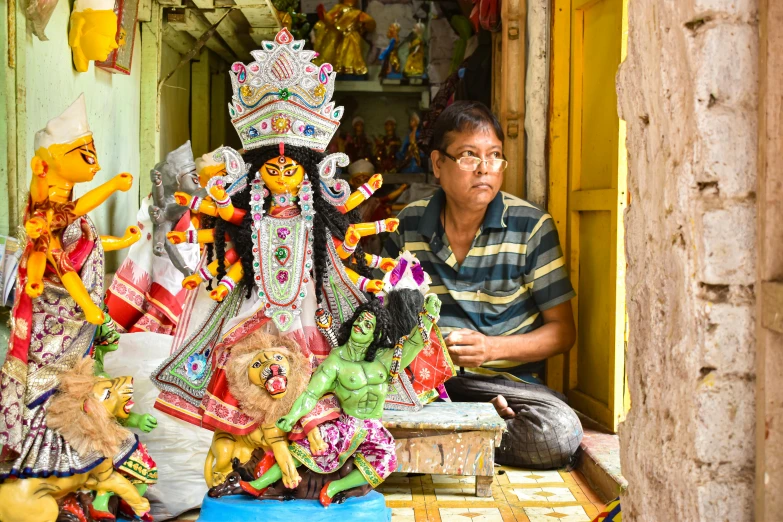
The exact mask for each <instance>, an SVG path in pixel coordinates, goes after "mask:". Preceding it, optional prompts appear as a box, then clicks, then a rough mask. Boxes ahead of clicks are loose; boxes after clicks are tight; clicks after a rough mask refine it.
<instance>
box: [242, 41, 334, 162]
mask: <svg viewBox="0 0 783 522" xmlns="http://www.w3.org/2000/svg"><path fill="white" fill-rule="evenodd" d="M304 44H305V42H304V40H294V38H293V36H292V35H291V33H290V32H289V31H288V29H286V28H283V29H281V30H280V32H279V33H277V36H276V37H275V40H274V41H273V42H270V41H265V42H262V45H261V47H262V48H261V49H259V50H257V51H253V52H252V53H251V54H252V55H253V58H255V61H254V62H251V63H249V64H247V65H245V64H243V63H240V62H235V63H234V64H233V65H232V66H231V72H230V74H231V86H232V89H233V91H234V95H233V97H232V101H231V103H230V104H229V106H228V108H229V113H230V115H231V123H232V124H233V125H234V128H235V129H236V130H237V133H238V134H239V139H240V140H242V146H243V147H244V149H245V150H252V149H256V148H258V147H263V146H265V145H273V144H276V143H281V142H282V143H287V144H288V145H294V146H300V147H308V148H310V149H313V150H316V151H319V152H322V151H324V150H325V149H326V146H327V145H328V144H329V141H331V139H332V136H333V135H334V133H335V132H336V131H337V127H338V126H339V125H340V118H342V116H343V108H342V107H335V106H334V102H333V101H332V93H333V92H334V85H335V76H336V74H335V73H334V72H332V66H331V65H330V64H328V63H325V64H323V65H321V66H318V65H315V64H314V63H312V62H311V60H312V59H313V58H314V57H315V52H314V51H308V50H305V48H304Z"/></svg>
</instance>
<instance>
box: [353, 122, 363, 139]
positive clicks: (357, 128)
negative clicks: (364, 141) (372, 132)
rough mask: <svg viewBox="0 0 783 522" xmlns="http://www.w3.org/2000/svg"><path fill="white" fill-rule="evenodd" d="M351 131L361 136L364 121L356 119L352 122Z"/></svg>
mask: <svg viewBox="0 0 783 522" xmlns="http://www.w3.org/2000/svg"><path fill="white" fill-rule="evenodd" d="M353 131H354V132H355V133H356V135H357V136H361V135H362V134H364V122H361V121H357V122H356V123H354V124H353Z"/></svg>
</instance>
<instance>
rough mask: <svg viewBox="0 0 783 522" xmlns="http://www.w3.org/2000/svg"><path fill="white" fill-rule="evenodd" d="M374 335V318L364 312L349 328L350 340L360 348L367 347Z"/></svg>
mask: <svg viewBox="0 0 783 522" xmlns="http://www.w3.org/2000/svg"><path fill="white" fill-rule="evenodd" d="M374 334H375V316H374V315H373V314H371V313H370V312H368V311H366V310H365V311H364V312H362V313H361V315H359V317H357V318H356V321H354V322H353V327H352V328H351V339H352V340H353V342H355V343H356V344H358V345H360V346H366V345H369V344H370V343H371V342H372V338H373V335H374Z"/></svg>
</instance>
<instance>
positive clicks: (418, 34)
mask: <svg viewBox="0 0 783 522" xmlns="http://www.w3.org/2000/svg"><path fill="white" fill-rule="evenodd" d="M408 49H410V52H409V53H408V61H406V62H405V69H403V71H402V72H403V74H404V75H405V77H406V78H422V77H423V76H424V51H425V45H424V24H423V23H421V22H416V25H414V26H413V32H412V33H411V43H410V46H409V47H408Z"/></svg>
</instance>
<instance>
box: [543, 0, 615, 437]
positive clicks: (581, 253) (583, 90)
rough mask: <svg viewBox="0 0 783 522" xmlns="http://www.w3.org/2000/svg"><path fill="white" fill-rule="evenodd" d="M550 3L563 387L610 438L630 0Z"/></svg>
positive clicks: (571, 0) (553, 174)
mask: <svg viewBox="0 0 783 522" xmlns="http://www.w3.org/2000/svg"><path fill="white" fill-rule="evenodd" d="M556 3H559V4H561V5H560V6H558V7H564V8H566V9H561V10H558V9H557V8H556V9H555V12H558V11H559V14H558V16H559V17H560V19H559V20H557V19H556V20H555V39H556V42H555V46H554V53H555V55H554V57H553V59H554V69H553V81H554V82H555V84H554V85H553V109H554V113H553V122H552V132H553V136H552V138H551V140H552V141H551V143H552V145H553V147H552V149H551V150H552V153H553V156H552V164H551V167H552V172H551V173H550V176H551V177H552V193H551V200H552V202H551V204H550V211H552V214H553V216H554V217H555V221H556V222H557V224H558V227H559V229H560V232H561V235H563V239H562V240H563V241H564V248H565V251H566V257H567V259H568V266H569V271H570V276H571V282H572V284H573V285H574V288H575V289H576V293H577V297H576V299H574V301H573V305H574V314H575V317H576V322H577V342H576V345H575V346H574V348H573V349H572V350H571V352H570V353H569V354H568V356H567V358H566V360H565V365H564V377H565V382H564V388H565V391H566V394H567V395H568V398H569V400H570V402H571V405H572V406H573V407H574V408H575V409H577V410H579V411H581V412H582V413H584V414H586V415H587V416H589V417H591V418H593V419H595V420H596V421H598V422H600V423H601V424H602V425H604V426H606V427H607V428H609V429H611V430H612V431H615V430H616V428H617V424H618V422H619V421H620V420H621V418H622V416H623V413H624V407H623V397H624V383H625V379H624V377H625V364H624V363H625V256H624V241H623V210H624V208H625V206H626V204H627V192H626V152H625V125H624V122H622V121H620V120H619V118H618V116H617V95H616V92H615V75H616V73H617V68H618V66H619V65H620V62H621V61H622V59H623V58H624V56H625V40H626V33H627V29H626V27H627V15H626V5H627V0H570V1H565V0H564V1H558V2H556ZM566 17H567V18H566ZM557 53H560V55H559V56H558V54H557ZM558 71H559V73H558ZM558 150H559V151H560V153H559V154H558V152H557V151H558ZM563 153H564V154H563ZM555 154H558V156H555ZM558 190H559V192H558ZM553 207H554V208H553ZM558 218H560V219H558ZM563 232H565V234H563Z"/></svg>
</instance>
